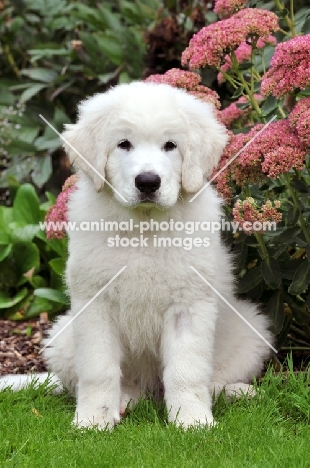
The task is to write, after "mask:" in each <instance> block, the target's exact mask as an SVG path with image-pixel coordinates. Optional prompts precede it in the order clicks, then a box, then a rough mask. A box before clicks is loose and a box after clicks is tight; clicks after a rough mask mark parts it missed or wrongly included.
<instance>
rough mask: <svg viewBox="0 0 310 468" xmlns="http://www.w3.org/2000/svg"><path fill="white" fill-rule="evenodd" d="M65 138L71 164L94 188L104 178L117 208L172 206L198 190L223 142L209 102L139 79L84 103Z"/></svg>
mask: <svg viewBox="0 0 310 468" xmlns="http://www.w3.org/2000/svg"><path fill="white" fill-rule="evenodd" d="M63 137H64V139H65V144H64V146H65V149H66V151H67V152H68V155H69V158H70V160H71V162H72V163H73V164H74V166H76V168H77V169H79V170H82V171H83V172H84V173H85V174H87V176H88V177H90V178H91V179H92V180H93V183H94V186H95V188H96V190H97V191H100V190H102V189H103V187H104V182H105V180H106V181H108V182H109V184H110V186H112V187H113V189H114V190H115V191H114V194H115V197H116V199H118V201H119V202H120V203H122V204H125V205H127V206H140V207H143V206H144V207H148V206H149V205H152V206H154V205H156V206H158V207H162V208H167V207H169V206H172V205H174V204H175V203H176V201H177V199H178V196H179V193H180V189H181V188H183V189H184V190H185V191H186V192H191V193H195V192H197V191H198V190H200V188H201V187H202V185H203V182H204V178H208V177H209V176H210V174H211V173H212V170H213V168H214V167H215V166H216V165H217V163H218V161H219V158H220V155H221V153H222V151H223V149H224V147H225V145H226V143H227V134H226V130H225V127H224V126H223V125H222V124H220V123H219V122H218V121H217V119H216V117H215V114H214V110H213V106H212V104H206V103H204V102H202V101H200V100H199V99H196V98H194V97H193V96H191V95H189V94H188V93H186V92H185V91H182V90H179V89H176V88H172V87H171V86H168V85H164V84H154V83H140V82H137V83H131V84H129V85H120V86H117V87H115V88H113V89H111V90H110V91H108V92H107V93H104V94H98V95H95V96H93V97H92V98H90V99H88V100H86V101H84V102H82V103H81V104H80V106H79V119H78V121H77V123H76V124H74V125H67V126H66V130H65V132H64V133H63ZM119 194H121V195H122V197H120V195H119ZM124 198H125V199H126V200H127V202H125V201H124Z"/></svg>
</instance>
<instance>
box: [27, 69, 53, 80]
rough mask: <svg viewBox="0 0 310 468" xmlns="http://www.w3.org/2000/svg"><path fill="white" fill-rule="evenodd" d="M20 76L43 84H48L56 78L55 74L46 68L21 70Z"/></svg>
mask: <svg viewBox="0 0 310 468" xmlns="http://www.w3.org/2000/svg"><path fill="white" fill-rule="evenodd" d="M21 74H22V75H26V76H29V78H31V79H32V80H38V81H41V82H44V83H50V82H51V81H53V80H55V79H56V78H57V73H56V72H55V71H54V70H51V69H48V68H26V69H24V70H21Z"/></svg>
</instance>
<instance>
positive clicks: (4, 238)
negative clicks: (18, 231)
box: [0, 230, 10, 246]
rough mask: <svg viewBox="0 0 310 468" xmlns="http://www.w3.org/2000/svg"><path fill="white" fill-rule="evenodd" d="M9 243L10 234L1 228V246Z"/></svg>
mask: <svg viewBox="0 0 310 468" xmlns="http://www.w3.org/2000/svg"><path fill="white" fill-rule="evenodd" d="M9 243H10V236H9V235H8V234H7V233H6V232H4V231H1V230H0V246H2V245H7V244H9Z"/></svg>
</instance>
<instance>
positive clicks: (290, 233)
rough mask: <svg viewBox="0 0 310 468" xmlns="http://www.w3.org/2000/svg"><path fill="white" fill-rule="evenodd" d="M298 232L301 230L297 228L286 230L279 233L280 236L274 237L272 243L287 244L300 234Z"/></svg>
mask: <svg viewBox="0 0 310 468" xmlns="http://www.w3.org/2000/svg"><path fill="white" fill-rule="evenodd" d="M300 230H301V228H300V227H299V226H295V227H292V228H288V229H286V230H285V231H283V232H281V234H279V235H278V236H276V237H274V241H275V242H276V243H281V244H282V243H285V244H288V243H290V242H292V241H293V240H294V239H295V238H296V237H297V235H298V234H299V233H300Z"/></svg>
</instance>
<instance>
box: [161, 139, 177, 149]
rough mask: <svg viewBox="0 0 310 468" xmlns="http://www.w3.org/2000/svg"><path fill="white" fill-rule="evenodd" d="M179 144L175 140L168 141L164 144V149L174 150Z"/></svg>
mask: <svg viewBox="0 0 310 468" xmlns="http://www.w3.org/2000/svg"><path fill="white" fill-rule="evenodd" d="M176 147H177V145H176V143H174V141H166V143H165V144H164V146H163V150H164V151H172V150H174V149H176Z"/></svg>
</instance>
